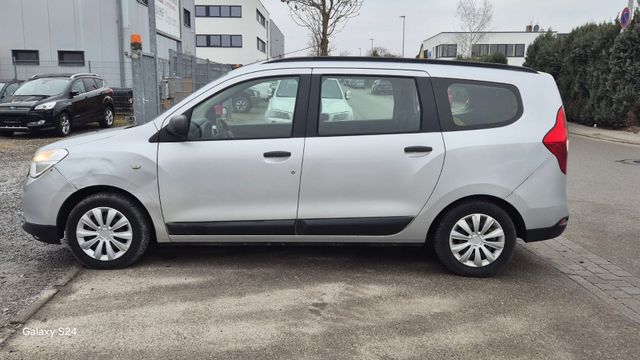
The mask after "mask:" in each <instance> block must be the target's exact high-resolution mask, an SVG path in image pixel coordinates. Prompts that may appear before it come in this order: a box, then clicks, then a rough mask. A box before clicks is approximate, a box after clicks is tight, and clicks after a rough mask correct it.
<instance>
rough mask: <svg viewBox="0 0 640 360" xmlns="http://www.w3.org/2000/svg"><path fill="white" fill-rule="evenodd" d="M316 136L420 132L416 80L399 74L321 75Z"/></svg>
mask: <svg viewBox="0 0 640 360" xmlns="http://www.w3.org/2000/svg"><path fill="white" fill-rule="evenodd" d="M320 93H321V103H320V114H319V119H318V120H319V121H318V135H320V136H342V135H373V134H397V133H411V132H418V131H420V125H421V119H422V109H421V106H420V97H419V96H418V89H417V86H416V81H415V79H413V78H402V77H370V76H369V77H357V76H323V77H322V86H321V89H320Z"/></svg>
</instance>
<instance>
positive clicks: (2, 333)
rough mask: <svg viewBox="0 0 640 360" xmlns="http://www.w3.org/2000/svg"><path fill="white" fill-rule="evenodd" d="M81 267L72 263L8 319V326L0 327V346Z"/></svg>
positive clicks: (77, 272)
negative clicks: (34, 298) (29, 302)
mask: <svg viewBox="0 0 640 360" xmlns="http://www.w3.org/2000/svg"><path fill="white" fill-rule="evenodd" d="M80 270H81V267H80V266H78V265H73V266H72V267H71V268H70V269H69V270H67V272H66V273H65V274H64V275H63V276H62V277H60V279H58V280H56V281H55V282H54V283H53V284H52V285H51V286H49V287H47V288H46V289H44V290H42V291H41V292H40V293H39V294H38V296H36V300H35V301H34V302H33V303H31V304H30V305H29V306H27V307H26V308H25V309H22V310H21V311H20V312H18V313H17V314H16V316H15V317H14V318H13V319H12V320H11V321H10V326H9V327H7V328H5V329H0V348H2V346H3V345H4V343H5V342H6V341H7V340H8V339H9V338H10V337H11V335H13V334H14V333H15V332H16V330H18V328H20V327H21V326H22V325H24V324H25V323H26V322H27V321H28V320H29V319H30V318H31V317H32V316H33V315H34V314H35V313H37V312H38V310H40V309H41V308H42V307H43V306H44V305H45V304H46V303H48V302H49V300H51V299H52V298H53V297H54V296H55V295H56V294H57V293H58V292H59V291H60V289H62V288H63V287H64V286H65V285H67V284H68V283H69V282H71V280H73V279H74V278H75V277H76V276H77V275H78V274H79V273H80Z"/></svg>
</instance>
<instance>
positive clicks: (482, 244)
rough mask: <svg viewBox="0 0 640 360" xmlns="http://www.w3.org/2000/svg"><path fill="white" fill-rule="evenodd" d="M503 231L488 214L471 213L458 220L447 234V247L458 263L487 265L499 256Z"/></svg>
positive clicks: (503, 244) (478, 265)
mask: <svg viewBox="0 0 640 360" xmlns="http://www.w3.org/2000/svg"><path fill="white" fill-rule="evenodd" d="M504 246H505V233H504V230H503V228H502V226H501V225H500V223H498V221H497V220H496V219H494V218H492V217H491V216H489V215H485V214H471V215H467V216H465V217H463V218H462V219H460V220H458V222H456V224H455V225H454V226H453V229H451V233H450V234H449V249H450V250H451V253H452V254H453V256H454V257H455V258H456V260H458V261H459V262H460V263H462V264H464V265H466V266H469V267H483V266H487V265H489V264H491V263H493V262H494V261H496V259H498V257H499V256H500V254H501V253H502V250H503V249H504Z"/></svg>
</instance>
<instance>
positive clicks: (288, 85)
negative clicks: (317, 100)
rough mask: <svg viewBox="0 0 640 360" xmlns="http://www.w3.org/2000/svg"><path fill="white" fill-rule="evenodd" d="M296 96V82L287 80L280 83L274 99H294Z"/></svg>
mask: <svg viewBox="0 0 640 360" xmlns="http://www.w3.org/2000/svg"><path fill="white" fill-rule="evenodd" d="M296 95H298V80H296V79H287V80H282V81H280V86H278V92H277V93H276V97H284V98H294V97H296Z"/></svg>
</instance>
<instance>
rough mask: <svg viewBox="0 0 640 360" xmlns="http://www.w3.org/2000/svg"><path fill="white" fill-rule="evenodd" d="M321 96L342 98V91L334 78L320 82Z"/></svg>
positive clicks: (324, 97)
mask: <svg viewBox="0 0 640 360" xmlns="http://www.w3.org/2000/svg"><path fill="white" fill-rule="evenodd" d="M322 98H323V99H342V91H341V90H340V86H338V81H337V80H335V79H329V80H327V81H325V82H324V83H322Z"/></svg>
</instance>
